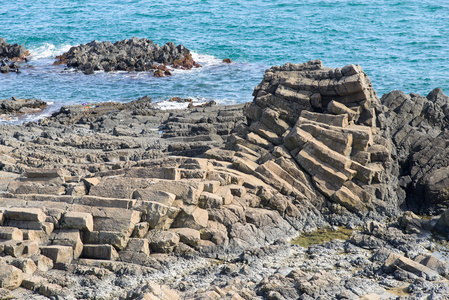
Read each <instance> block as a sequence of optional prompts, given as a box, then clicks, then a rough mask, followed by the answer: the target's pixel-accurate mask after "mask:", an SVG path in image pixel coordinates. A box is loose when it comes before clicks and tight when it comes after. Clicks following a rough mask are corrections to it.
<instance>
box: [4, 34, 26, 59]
mask: <svg viewBox="0 0 449 300" xmlns="http://www.w3.org/2000/svg"><path fill="white" fill-rule="evenodd" d="M28 55H30V52H29V51H28V50H27V48H25V47H24V46H23V45H18V44H13V45H10V44H8V43H7V42H6V40H5V39H4V38H0V58H8V59H10V60H13V61H22V60H24V59H25V57H26V56H28Z"/></svg>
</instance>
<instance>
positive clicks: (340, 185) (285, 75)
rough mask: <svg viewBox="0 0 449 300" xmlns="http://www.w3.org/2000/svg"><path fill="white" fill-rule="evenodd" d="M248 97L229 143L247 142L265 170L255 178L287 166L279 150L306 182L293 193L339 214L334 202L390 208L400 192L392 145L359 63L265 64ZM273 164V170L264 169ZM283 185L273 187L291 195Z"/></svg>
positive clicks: (353, 207) (358, 209)
mask: <svg viewBox="0 0 449 300" xmlns="http://www.w3.org/2000/svg"><path fill="white" fill-rule="evenodd" d="M254 96H255V98H254V101H253V102H252V103H249V104H247V106H246V108H245V115H246V117H247V119H248V126H243V125H242V126H240V128H239V133H238V134H236V137H235V138H234V139H233V140H231V141H230V144H229V145H228V148H229V149H233V150H239V149H250V150H251V151H247V152H249V153H251V154H254V155H256V156H258V157H259V159H258V162H259V163H260V166H258V167H257V169H256V171H257V170H260V171H262V170H263V171H264V173H263V175H260V176H261V177H262V178H264V177H265V178H267V174H270V175H271V176H279V172H281V171H282V172H285V170H288V169H286V168H285V167H284V166H282V163H280V162H279V159H278V157H279V149H282V152H283V153H287V155H289V156H290V158H291V161H293V163H294V167H293V169H294V170H295V172H296V173H301V174H303V175H302V177H301V178H307V179H308V181H309V182H311V183H312V185H311V186H309V189H308V190H302V191H301V189H300V190H299V192H294V193H293V195H295V194H296V195H297V197H300V198H303V199H308V200H309V201H312V202H314V201H316V199H317V198H318V199H320V198H321V199H325V201H323V205H324V206H325V207H327V209H329V211H328V212H329V213H335V212H337V213H338V215H340V216H341V215H342V213H341V207H344V210H349V211H351V212H353V213H356V214H360V215H366V214H370V213H369V212H370V211H372V212H378V213H381V214H385V213H387V214H393V215H394V214H395V210H397V209H398V207H399V205H400V204H401V202H402V201H403V200H404V195H401V194H399V195H397V194H398V193H396V189H397V184H396V182H397V179H396V178H395V177H394V176H391V174H392V172H395V170H394V169H395V168H397V167H396V162H395V161H394V160H393V159H392V157H391V154H392V151H393V149H392V148H393V147H392V145H391V143H390V141H389V140H388V139H386V138H384V137H383V135H382V133H383V132H382V131H381V130H380V129H379V128H377V127H376V115H377V114H379V113H381V112H382V106H381V104H380V100H379V98H377V96H376V93H375V91H374V90H373V88H372V85H371V82H370V80H369V78H368V76H367V75H366V74H365V73H364V72H363V70H362V69H361V67H360V66H355V65H348V66H345V67H343V68H341V69H340V68H337V69H330V68H324V67H323V66H322V63H321V61H310V62H308V63H305V64H300V65H293V64H286V65H284V66H280V67H272V68H271V69H269V70H267V71H266V72H265V76H264V79H263V81H262V82H261V84H259V85H258V86H257V87H256V88H255V90H254ZM242 147H243V148H242ZM273 162H274V163H277V166H276V165H275V164H273ZM273 165H274V166H275V167H276V168H277V169H278V170H279V171H278V173H276V172H273V170H271V172H268V171H266V169H267V168H269V167H270V166H271V168H273V167H272V166H273ZM290 169H292V168H290ZM290 176H291V177H293V178H295V179H298V177H297V175H295V174H290ZM269 180H270V179H269ZM301 181H302V182H307V180H301ZM288 184H291V183H289V182H288V181H287V182H286V184H284V185H288ZM284 185H280V184H278V185H276V186H277V188H278V189H279V190H280V191H281V192H283V193H284V194H287V195H288V194H291V192H290V191H287V190H285V189H283V188H282V187H283V186H284ZM294 186H298V184H297V185H294ZM310 190H311V191H312V193H310V192H309V193H305V192H304V191H310ZM317 195H318V196H317ZM323 196H324V197H323ZM325 211H326V208H322V212H323V213H325ZM334 216H335V214H334Z"/></svg>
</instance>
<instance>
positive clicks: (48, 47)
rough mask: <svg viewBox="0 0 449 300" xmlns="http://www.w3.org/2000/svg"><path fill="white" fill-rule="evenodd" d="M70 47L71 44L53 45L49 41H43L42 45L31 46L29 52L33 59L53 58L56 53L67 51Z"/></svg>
mask: <svg viewBox="0 0 449 300" xmlns="http://www.w3.org/2000/svg"><path fill="white" fill-rule="evenodd" d="M71 47H72V45H69V44H64V45H58V46H55V45H53V44H50V43H45V44H43V45H42V46H39V47H36V48H31V49H30V53H31V57H32V58H33V59H41V58H55V56H56V55H60V54H62V53H64V52H67V51H68V50H69V49H70V48H71Z"/></svg>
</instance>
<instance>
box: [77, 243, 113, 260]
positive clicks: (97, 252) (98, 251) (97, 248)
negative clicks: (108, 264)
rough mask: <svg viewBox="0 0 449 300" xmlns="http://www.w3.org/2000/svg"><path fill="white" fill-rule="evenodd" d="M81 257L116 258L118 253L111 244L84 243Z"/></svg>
mask: <svg viewBox="0 0 449 300" xmlns="http://www.w3.org/2000/svg"><path fill="white" fill-rule="evenodd" d="M82 257H84V258H91V259H104V260H116V259H117V258H118V257H119V255H118V253H117V251H116V250H115V248H114V247H113V246H111V245H86V244H85V245H84V247H83V252H82Z"/></svg>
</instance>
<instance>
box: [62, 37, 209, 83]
mask: <svg viewBox="0 0 449 300" xmlns="http://www.w3.org/2000/svg"><path fill="white" fill-rule="evenodd" d="M56 58H57V59H58V61H56V62H55V63H54V64H55V65H59V64H66V65H67V67H69V68H75V69H78V70H80V71H82V72H83V73H84V74H92V73H94V71H100V70H104V71H105V72H111V71H136V72H142V71H150V70H152V71H153V72H154V75H155V76H156V77H164V76H166V75H171V73H170V71H169V69H168V68H167V66H170V67H172V68H175V69H191V68H194V67H195V68H198V67H201V65H200V64H198V63H196V62H195V61H194V60H193V58H192V54H191V53H190V51H189V50H188V49H187V48H185V47H184V46H183V45H178V46H175V44H174V43H173V42H169V43H167V44H165V45H164V46H162V47H161V46H159V45H158V44H154V43H153V41H151V40H149V39H145V38H144V39H138V38H136V37H133V38H131V39H129V40H128V39H125V40H122V41H117V42H115V43H111V42H98V41H92V42H90V43H87V44H85V45H79V46H75V47H72V48H70V49H69V51H67V52H66V53H63V54H62V55H60V56H58V57H56Z"/></svg>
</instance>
